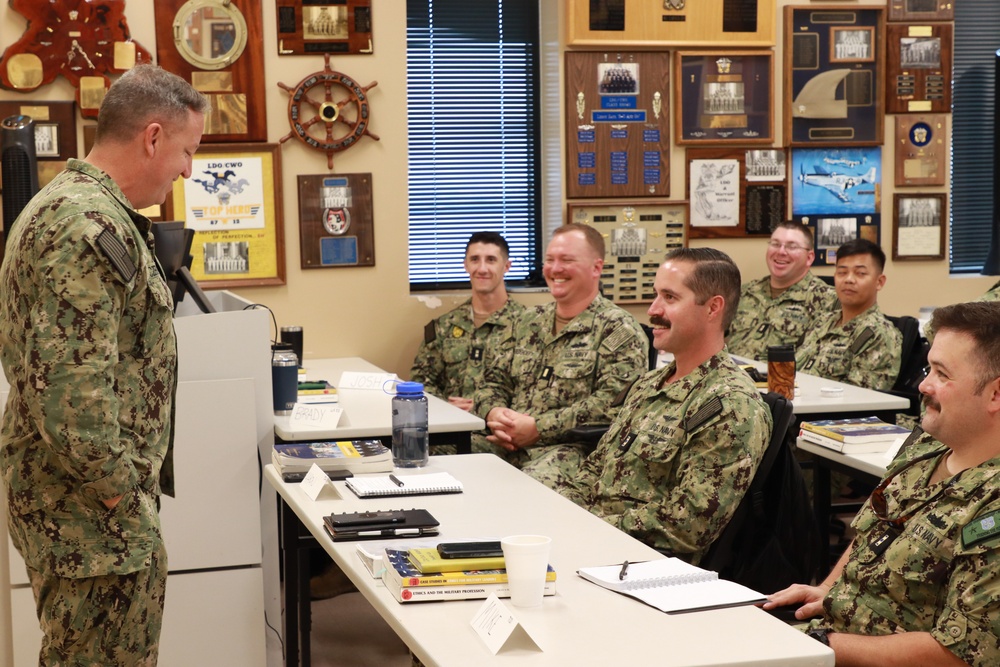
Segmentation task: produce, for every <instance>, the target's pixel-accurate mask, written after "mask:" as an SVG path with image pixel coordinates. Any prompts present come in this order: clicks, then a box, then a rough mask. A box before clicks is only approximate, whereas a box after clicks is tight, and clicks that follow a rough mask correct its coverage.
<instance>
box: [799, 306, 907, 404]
mask: <svg viewBox="0 0 1000 667" xmlns="http://www.w3.org/2000/svg"><path fill="white" fill-rule="evenodd" d="M840 317H841V312H840V311H839V310H838V311H836V312H834V313H831V314H830V315H828V316H827V317H826V319H821V320H819V321H818V322H817V323H816V326H815V328H813V329H812V330H810V331H809V333H808V334H806V339H805V341H804V342H803V343H802V346H801V347H799V349H798V350H797V351H796V352H795V367H796V370H799V371H802V372H804V373H809V374H810V375H818V376H820V377H824V378H828V379H830V380H837V381H838V382H846V383H847V384H853V385H854V386H856V387H864V388H866V389H892V385H894V384H895V383H896V377H897V376H898V375H899V364H900V359H901V357H902V355H903V335H902V334H901V333H899V329H897V328H896V327H895V326H894V325H893V324H892V322H890V321H889V320H887V319H885V316H884V315H883V314H882V311H881V310H880V309H879V307H878V304H877V303H876V304H874V305H873V306H872V307H871V308H869V309H868V310H866V311H865V312H863V313H861V314H860V315H858V316H857V317H855V318H854V319H852V320H851V321H850V322H848V323H847V324H845V325H844V326H843V327H840V326H838V325H837V323H838V322H839V321H840Z"/></svg>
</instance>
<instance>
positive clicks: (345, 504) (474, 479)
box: [265, 454, 834, 667]
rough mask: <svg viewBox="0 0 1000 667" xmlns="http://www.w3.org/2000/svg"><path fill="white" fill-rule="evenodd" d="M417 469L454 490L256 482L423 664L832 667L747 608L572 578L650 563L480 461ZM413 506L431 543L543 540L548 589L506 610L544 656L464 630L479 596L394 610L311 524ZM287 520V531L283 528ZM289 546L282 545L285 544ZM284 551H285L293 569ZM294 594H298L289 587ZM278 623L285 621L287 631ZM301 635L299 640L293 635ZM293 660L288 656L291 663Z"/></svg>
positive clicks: (547, 495) (564, 506) (621, 540)
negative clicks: (317, 490) (428, 518)
mask: <svg viewBox="0 0 1000 667" xmlns="http://www.w3.org/2000/svg"><path fill="white" fill-rule="evenodd" d="M427 470H428V472H440V471H448V472H450V473H452V474H453V475H454V476H455V477H457V478H458V479H459V480H461V481H462V482H463V484H464V485H465V492H464V493H462V494H451V495H436V496H421V497H419V498H409V497H408V498H400V499H395V500H394V499H391V498H388V499H387V498H382V499H373V500H360V499H358V498H356V497H354V496H353V494H352V493H351V492H350V491H349V490H347V489H346V488H345V487H344V483H343V482H337V483H336V484H335V486H336V487H337V488H338V489H339V490H340V492H341V494H342V496H343V498H341V499H336V498H332V497H331V496H330V495H328V493H329V492H328V490H325V491H324V494H323V495H321V496H320V499H319V500H318V501H317V502H313V501H311V500H309V498H308V496H306V494H305V493H304V492H303V491H302V490H301V488H300V487H299V485H298V484H285V483H284V482H282V481H281V479H280V477H279V476H278V475H277V473H276V471H275V470H274V468H273V466H268V467H267V469H266V472H265V476H266V478H267V480H268V482H269V483H270V484H271V485H273V486H274V488H275V489H277V491H278V493H279V494H280V496H281V500H282V504H283V511H282V516H283V519H284V521H285V524H286V531H289V536H291V529H293V528H297V529H299V530H302V529H303V528H304V529H305V531H308V533H309V534H311V536H313V537H315V538H316V540H317V541H318V542H319V543H320V544H321V545H322V546H323V548H324V549H326V551H327V552H328V553H329V554H330V555H331V556H332V557H333V559H334V560H335V561H336V562H337V564H338V565H340V567H341V568H342V569H343V570H344V572H346V573H347V575H348V576H349V577H350V578H351V580H352V581H354V583H355V584H356V585H357V587H358V589H359V590H360V591H361V593H362V594H363V595H364V596H365V598H366V599H367V600H368V601H369V602H370V603H371V604H372V606H373V607H374V608H375V609H376V610H377V611H378V612H379V614H380V615H381V616H382V617H383V618H384V619H385V620H386V622H387V623H388V624H389V625H390V626H391V627H392V628H393V629H394V630H395V631H396V633H397V634H398V635H399V636H400V637H401V638H402V639H403V641H404V642H406V644H407V645H408V646H409V647H410V649H411V650H412V651H413V652H414V653H415V654H416V655H417V656H418V657H419V658H420V659H421V660H422V661H423V663H424V664H425V665H427V666H428V667H433V666H451V665H455V666H461V667H465V666H467V665H492V664H509V663H511V662H513V661H515V660H516V662H517V664H518V665H522V664H523V665H528V666H531V665H552V666H558V667H565V666H566V665H621V664H635V665H652V664H656V665H663V666H666V667H670V666H677V667H680V666H682V665H683V666H686V667H693V666H707V665H741V666H750V665H758V666H760V667H764V666H782V665H810V666H816V667H820V666H822V665H833V664H834V656H833V653H832V651H830V649H828V648H827V647H825V646H823V645H822V644H820V643H819V642H816V641H815V640H813V639H811V638H809V637H806V636H805V635H803V634H802V633H800V632H799V631H797V630H795V629H793V628H792V627H790V626H788V625H786V624H785V623H782V622H781V621H779V620H777V619H775V618H773V617H771V616H769V615H768V614H767V613H765V612H764V611H762V610H760V609H756V608H754V607H736V608H730V609H718V610H713V611H705V612H697V613H691V614H680V615H667V614H663V613H661V612H660V611H658V610H656V609H654V608H652V607H649V606H646V605H644V604H642V603H641V602H638V601H637V600H633V599H632V598H628V597H626V596H623V595H619V594H617V593H613V592H611V591H608V590H605V589H603V588H601V587H599V586H596V585H594V584H591V583H589V582H586V581H585V580H583V579H582V578H580V577H578V576H576V574H575V572H576V570H577V569H579V568H580V567H585V566H591V565H605V564H611V563H621V562H622V561H623V560H625V559H628V560H630V561H638V560H645V559H652V558H660V557H661V556H660V555H659V554H658V553H657V552H656V551H654V550H653V549H651V548H649V547H648V546H646V545H645V544H643V543H641V542H639V541H637V540H635V539H633V538H631V537H629V536H628V535H626V534H625V533H623V532H621V531H619V530H618V529H616V528H614V527H612V526H611V525H609V524H608V523H606V522H605V521H603V520H601V519H599V518H597V517H595V516H594V515H592V514H590V513H589V512H587V511H586V510H584V509H581V508H580V507H578V506H576V505H575V504H573V503H572V502H570V501H568V500H566V499H565V498H563V497H562V496H560V495H558V494H557V493H555V492H553V491H552V490H550V489H548V488H547V487H545V486H543V485H542V484H540V483H538V482H536V481H535V480H533V479H531V478H530V477H528V476H527V475H525V474H524V473H522V472H520V471H518V470H516V469H515V468H513V467H512V466H510V465H509V464H507V463H506V462H504V461H502V460H501V459H499V458H497V457H495V456H493V455H490V454H471V455H467V456H433V457H431V463H430V466H429V467H428V469H427ZM413 506H418V507H422V508H426V509H427V510H429V511H430V512H431V513H432V514H433V515H434V516H435V517H436V518H437V519H438V520H439V521H440V522H441V536H440V539H441V540H445V539H458V538H463V537H490V536H492V537H502V536H504V535H510V534H518V533H529V534H542V535H548V536H551V537H552V552H551V557H550V562H551V564H552V566H553V567H554V568H555V570H556V572H557V576H558V580H557V582H556V590H557V594H556V595H555V596H554V597H547V598H545V600H544V602H543V604H542V606H541V607H540V608H538V609H517V608H513V607H512V608H511V609H512V610H513V611H514V613H515V614H516V615H517V618H518V620H519V621H520V622H521V623H522V624H523V625H525V626H526V627H527V629H528V631H529V632H530V634H531V636H532V637H533V638H534V639H535V640H536V641H537V642H538V643H539V645H540V646H541V647H542V649H543V651H541V652H539V651H537V650H533V649H531V648H530V647H525V646H518V647H513V648H512V649H507V648H505V649H504V650H503V651H501V652H500V654H499V655H498V656H493V655H492V654H491V653H490V652H489V651H488V650H487V648H486V646H485V644H483V643H482V642H481V641H480V639H479V637H478V636H477V635H476V633H475V631H474V630H473V629H472V628H471V627H470V626H469V621H470V620H471V619H472V617H473V615H474V614H475V612H476V610H477V609H478V608H479V607H480V605H481V604H482V600H467V601H450V602H429V603H421V604H406V605H404V604H400V603H398V602H396V600H395V599H394V598H393V597H392V596H391V595H390V594H389V592H388V591H387V590H386V589H385V588H384V586H383V585H382V582H381V581H380V580H376V579H373V578H372V577H371V575H370V574H369V573H368V571H367V570H366V569H365V567H364V565H363V564H362V562H361V560H360V559H359V558H358V556H357V554H356V544H357V543H354V542H338V543H334V542H333V541H332V540H330V538H329V537H328V536H327V534H326V532H325V530H324V529H323V525H322V517H323V516H324V515H327V514H331V513H333V512H343V511H353V510H357V509H368V510H377V509H399V508H403V507H406V508H410V507H413ZM289 524H298V526H297V527H296V526H293V525H289ZM296 544H297V541H295V540H290V541H289V542H288V545H287V546H286V549H289V548H290V549H293V550H294V549H295V545H296ZM296 560H297V559H296V558H295V554H294V553H289V552H288V551H286V553H285V562H286V565H287V564H288V563H293V562H295V561H296ZM295 576H296V575H295V573H288V572H287V571H286V579H285V586H286V598H285V600H286V616H287V615H288V614H289V612H293V613H294V610H293V609H292V606H293V605H294V599H293V600H292V601H290V600H289V596H291V597H292V598H294V597H295V593H296V587H295V586H294V585H293V584H294V582H295V581H296V579H295ZM298 590H299V591H303V590H304V589H303V587H302V585H301V582H300V587H299V588H298ZM286 627H287V626H286ZM303 635H305V636H303ZM302 639H305V641H308V636H307V630H306V631H305V632H301V633H300V634H299V636H298V637H296V636H295V635H294V634H291V635H289V634H286V636H285V643H286V648H287V653H286V655H287V656H288V657H289V659H290V660H293V661H292V662H288V663H287V664H297V663H296V662H294V660H297V655H298V647H297V646H296V641H297V640H299V641H301V640H302ZM293 656H294V657H293Z"/></svg>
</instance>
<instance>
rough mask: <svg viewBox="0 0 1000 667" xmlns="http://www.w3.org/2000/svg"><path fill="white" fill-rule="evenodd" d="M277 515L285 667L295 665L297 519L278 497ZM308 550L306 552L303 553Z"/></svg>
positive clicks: (297, 649)
mask: <svg viewBox="0 0 1000 667" xmlns="http://www.w3.org/2000/svg"><path fill="white" fill-rule="evenodd" d="M278 516H279V517H280V519H281V549H282V552H283V556H284V568H283V572H282V574H283V586H284V593H285V620H284V624H283V626H282V634H283V635H284V639H285V667H299V644H298V640H299V597H300V589H301V586H300V584H299V572H300V569H301V564H300V558H299V554H300V550H299V539H298V530H296V526H297V525H299V523H300V522H299V518H298V517H297V516H295V512H293V511H292V510H291V508H290V507H288V505H286V504H285V502H284V500H282V498H281V496H278ZM307 553H308V552H307Z"/></svg>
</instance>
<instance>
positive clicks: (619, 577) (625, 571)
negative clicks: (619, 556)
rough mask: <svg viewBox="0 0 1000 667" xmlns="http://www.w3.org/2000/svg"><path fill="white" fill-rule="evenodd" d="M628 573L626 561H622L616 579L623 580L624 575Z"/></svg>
mask: <svg viewBox="0 0 1000 667" xmlns="http://www.w3.org/2000/svg"><path fill="white" fill-rule="evenodd" d="M627 574H628V561H625V562H624V563H622V571H621V572H619V573H618V581H624V580H625V576H626V575H627Z"/></svg>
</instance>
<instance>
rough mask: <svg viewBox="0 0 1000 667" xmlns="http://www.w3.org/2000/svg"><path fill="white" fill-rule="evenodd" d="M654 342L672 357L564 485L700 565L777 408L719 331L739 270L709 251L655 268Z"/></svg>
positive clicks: (753, 466) (686, 253)
mask: <svg viewBox="0 0 1000 667" xmlns="http://www.w3.org/2000/svg"><path fill="white" fill-rule="evenodd" d="M654 287H655V289H656V300H655V301H653V304H652V305H651V306H650V307H649V321H650V323H651V324H652V325H653V327H654V330H653V335H654V339H653V346H654V347H655V348H656V349H657V350H664V351H666V352H672V353H673V354H674V362H673V363H671V364H669V365H667V366H664V367H663V368H659V369H656V370H653V371H650V372H649V373H646V374H645V375H643V376H642V377H640V378H639V380H638V382H636V383H635V385H634V386H633V387H632V389H631V391H629V393H628V396H627V397H626V399H625V403H624V405H623V406H622V408H621V410H620V411H619V412H618V416H617V417H616V418H615V421H614V423H613V424H612V425H611V429H610V430H609V431H608V432H607V434H605V436H604V437H603V438H601V442H600V444H598V446H597V449H596V450H595V451H594V453H592V454H591V455H590V456H588V457H587V460H586V462H585V463H584V464H583V468H582V470H581V471H580V473H579V474H578V475H576V476H575V477H573V478H570V479H567V480H566V482H565V484H564V485H563V486H561V487H560V488H559V489H558V490H559V491H560V493H562V494H563V495H565V496H566V497H568V498H570V499H571V500H573V501H574V502H576V503H578V504H579V505H581V506H583V507H585V508H587V509H589V510H590V511H591V512H593V513H594V514H596V515H597V516H599V517H602V518H603V519H605V520H606V521H607V522H608V523H610V524H612V525H614V526H617V527H618V528H620V529H621V530H623V531H625V532H626V533H628V534H629V535H631V536H632V537H634V538H636V539H638V540H641V541H643V542H645V543H646V544H648V545H650V546H652V547H654V548H656V549H659V550H661V551H664V552H665V553H669V554H673V555H676V556H679V557H681V558H684V559H685V560H689V561H691V562H693V563H695V564H697V563H698V562H699V561H700V560H701V559H702V558H703V557H704V555H705V553H706V552H707V551H708V549H709V547H710V546H711V545H712V543H713V542H715V540H716V538H718V536H719V534H720V533H721V532H722V530H723V528H725V527H726V525H727V524H728V523H729V519H730V518H731V517H732V515H733V512H735V511H736V507H737V505H739V503H740V500H741V499H742V498H743V495H744V494H745V493H746V490H747V487H748V486H749V485H750V482H751V480H753V476H754V473H755V472H756V471H757V466H758V465H759V464H760V460H761V457H763V455H764V450H765V449H766V448H767V443H768V441H769V440H770V437H771V412H770V410H769V409H768V407H767V404H765V403H764V401H763V400H762V399H761V397H760V392H759V391H757V388H756V386H755V385H754V383H753V381H752V380H751V379H750V376H748V375H747V374H746V372H745V371H743V369H741V368H739V367H738V366H737V365H736V364H735V363H733V361H732V360H731V359H730V357H729V354H728V353H727V352H726V351H725V349H724V345H725V341H724V339H723V336H724V334H725V331H726V326H727V325H728V324H729V322H730V321H731V320H732V318H733V315H734V314H735V313H736V308H737V304H738V303H739V299H740V271H739V269H738V268H737V267H736V265H735V264H734V263H733V261H732V260H731V259H730V258H729V256H728V255H726V254H725V253H722V252H719V251H718V250H714V249H711V248H684V249H678V250H674V251H672V252H671V253H670V254H668V255H667V258H666V261H665V262H664V263H663V264H662V265H661V266H660V268H659V270H658V271H657V272H656V280H655V282H654Z"/></svg>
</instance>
